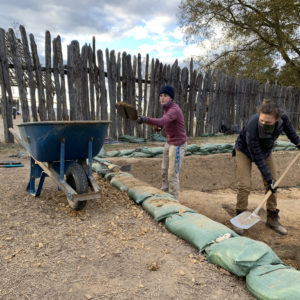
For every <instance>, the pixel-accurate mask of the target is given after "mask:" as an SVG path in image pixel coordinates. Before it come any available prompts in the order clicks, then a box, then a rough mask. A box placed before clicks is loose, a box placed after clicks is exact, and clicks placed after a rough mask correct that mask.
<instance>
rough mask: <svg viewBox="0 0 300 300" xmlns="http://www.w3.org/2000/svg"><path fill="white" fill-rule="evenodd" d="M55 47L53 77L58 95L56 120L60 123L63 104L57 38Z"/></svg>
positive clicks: (54, 40)
mask: <svg viewBox="0 0 300 300" xmlns="http://www.w3.org/2000/svg"><path fill="white" fill-rule="evenodd" d="M52 45H53V75H54V84H55V94H56V118H57V120H58V121H61V120H62V104H61V95H60V82H59V72H58V55H57V43H56V38H55V39H53V41H52Z"/></svg>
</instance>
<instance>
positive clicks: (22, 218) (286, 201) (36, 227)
mask: <svg viewBox="0 0 300 300" xmlns="http://www.w3.org/2000/svg"><path fill="white" fill-rule="evenodd" d="M1 126H2V124H1ZM1 126H0V133H1V134H2V132H3V130H2V128H1ZM0 141H3V137H1V135H0ZM210 142H213V141H212V140H210ZM147 146H148V145H147ZM108 147H109V146H108ZM120 147H127V148H129V147H134V145H125V144H124V145H121V146H120ZM20 149H21V148H20V147H17V146H8V145H4V144H3V143H0V160H1V161H5V160H11V159H14V160H18V161H21V162H22V163H24V165H25V167H24V168H0V176H1V181H0V188H1V191H2V196H1V202H0V220H1V224H2V231H1V233H0V257H1V259H0V278H1V281H0V298H1V299H253V297H252V296H251V295H250V293H249V292H248V290H247V288H246V284H245V280H244V279H240V278H237V277H236V276H234V275H231V274H230V273H228V272H227V271H225V270H223V269H221V268H219V267H216V266H214V265H212V264H209V263H208V262H207V261H206V260H205V257H204V256H203V255H199V253H198V251H197V249H195V248H193V247H191V246H190V245H188V244H187V243H186V242H184V241H182V240H181V239H178V238H177V237H176V236H174V235H173V234H171V233H169V232H168V231H167V230H166V229H165V228H164V226H163V225H162V224H161V223H157V222H156V221H154V220H153V219H152V217H150V216H149V215H148V214H147V213H146V212H144V211H143V209H142V208H141V206H139V205H136V204H134V203H133V201H132V200H130V199H129V198H128V196H127V195H126V194H125V193H122V192H120V191H118V190H116V189H115V188H113V187H112V186H111V185H110V184H108V183H107V182H106V181H104V180H103V179H102V178H100V177H98V176H97V175H96V177H97V181H98V182H99V184H100V186H101V188H102V190H101V197H100V198H99V199H96V200H91V201H89V202H88V204H87V206H86V208H85V209H84V210H83V211H80V212H75V211H73V210H72V209H71V208H70V207H69V206H68V204H67V201H66V196H65V194H64V193H62V192H61V191H58V190H57V188H56V186H55V185H54V183H53V181H51V179H49V178H47V179H46V181H45V184H44V188H43V191H42V194H41V196H40V197H38V198H34V197H32V196H31V195H28V194H27V193H26V191H25V189H26V185H27V183H28V179H29V161H28V159H24V158H21V159H19V158H15V157H13V158H12V157H10V155H11V154H16V153H18V151H19V150H20ZM293 155H295V153H292V152H289V153H283V154H278V157H280V159H279V161H280V162H279V163H280V164H282V167H284V166H285V165H286V164H287V163H288V161H289V160H290V159H291V157H292V156H293ZM115 162H118V163H119V164H120V165H122V164H127V163H132V164H133V167H134V168H133V172H132V173H133V175H134V176H135V177H137V178H139V179H141V180H143V181H145V182H148V183H151V185H153V186H156V187H159V184H160V163H161V160H160V159H131V160H120V159H115ZM299 169H300V168H295V170H294V171H293V172H294V173H292V175H291V174H289V176H290V177H289V179H288V180H287V182H285V186H290V188H285V189H281V190H280V192H279V208H280V209H281V216H282V219H281V220H282V223H283V224H284V225H286V226H287V228H288V230H289V235H288V236H286V237H282V236H280V235H278V234H276V233H273V232H272V231H271V230H270V229H268V228H266V227H265V225H264V224H263V222H260V223H259V224H257V225H256V226H254V227H253V228H251V229H250V230H248V232H247V233H246V236H249V237H251V238H255V239H259V240H262V241H264V242H266V243H268V244H269V245H270V246H271V247H272V248H273V249H274V250H275V251H276V252H277V253H278V254H279V255H280V257H281V258H282V259H283V260H284V261H285V262H286V263H289V264H291V265H293V266H294V267H300V266H297V260H296V255H297V249H299V243H300V242H299V241H300V239H299V238H300V234H299V225H300V224H299V223H300V221H299V209H300V202H299V201H297V200H298V199H299V196H300V191H299V189H298V188H295V186H296V185H299V182H298V178H300V176H299V173H298V172H299ZM253 172H254V183H253V184H254V187H255V192H254V193H253V194H252V195H251V198H250V201H249V202H250V204H249V208H250V209H252V208H255V206H256V205H257V204H258V202H259V201H260V200H261V199H262V197H263V193H262V191H260V189H261V186H260V184H259V178H257V177H258V176H256V175H257V174H256V173H255V172H257V170H255V169H254V170H253ZM279 172H280V170H279ZM181 183H182V184H181V193H180V201H181V202H182V203H183V204H184V205H186V206H189V207H191V208H194V209H196V210H197V211H198V212H199V213H202V214H205V215H207V216H208V217H210V218H212V219H214V220H217V221H219V222H222V223H224V224H226V225H227V226H229V227H230V226H231V225H230V222H229V219H230V218H231V216H232V214H233V211H234V204H235V191H234V188H235V166H234V160H233V159H232V158H231V157H230V155H227V154H224V155H212V156H206V157H200V156H192V157H186V158H185V161H184V165H183V169H182V172H181Z"/></svg>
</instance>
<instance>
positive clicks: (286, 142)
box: [275, 141, 295, 147]
mask: <svg viewBox="0 0 300 300" xmlns="http://www.w3.org/2000/svg"><path fill="white" fill-rule="evenodd" d="M277 146H278V147H288V146H294V147H295V144H293V143H292V142H288V141H276V142H275V147H277Z"/></svg>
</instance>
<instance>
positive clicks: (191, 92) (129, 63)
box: [0, 26, 300, 142]
mask: <svg viewBox="0 0 300 300" xmlns="http://www.w3.org/2000/svg"><path fill="white" fill-rule="evenodd" d="M20 35H21V38H20V39H18V38H16V35H15V33H14V31H13V30H12V29H9V30H8V32H5V30H3V29H1V28H0V86H1V102H2V116H3V122H4V136H5V142H12V141H13V137H12V136H11V134H10V132H9V131H8V128H9V127H12V126H13V121H12V113H11V112H12V103H13V96H12V89H13V88H14V87H13V86H15V88H17V89H18V95H19V99H20V103H21V108H22V118H23V121H24V122H29V121H39V120H40V121H44V120H98V119H102V120H107V119H110V121H111V125H110V128H109V135H110V136H111V137H113V138H117V137H118V136H121V135H123V134H129V135H137V136H144V137H148V136H149V135H150V134H151V133H152V129H151V128H150V127H147V126H144V125H143V126H140V125H137V124H135V123H134V122H131V121H127V120H123V119H121V118H120V117H119V116H118V115H117V114H116V109H115V103H116V102H118V101H125V102H127V103H130V104H133V105H136V107H137V109H138V113H139V114H141V115H148V116H150V117H160V116H161V115H162V108H161V106H160V105H159V90H160V88H161V87H162V86H163V85H164V84H169V85H172V86H174V89H175V101H176V102H177V103H178V104H179V106H180V107H181V108H182V111H183V113H184V117H185V126H186V131H187V134H188V135H189V136H200V135H201V134H203V133H216V132H218V131H219V130H220V127H221V125H225V126H226V127H227V128H228V129H233V128H234V127H235V128H241V127H242V125H243V124H244V122H245V121H246V120H247V119H248V118H249V116H250V115H251V114H253V113H255V111H256V107H257V106H258V105H259V104H260V103H261V101H262V99H264V98H271V99H274V100H275V101H277V102H278V104H279V105H280V106H281V107H282V108H283V109H285V110H286V111H287V112H288V114H289V115H290V118H291V120H292V123H293V125H294V127H295V128H296V129H300V114H299V112H300V90H299V89H297V88H295V87H285V86H279V85H270V84H268V83H265V84H261V83H259V82H257V81H255V80H249V79H246V78H235V77H230V76H227V75H225V74H224V73H222V72H221V71H219V70H212V71H208V72H206V73H202V72H201V71H199V70H197V69H195V67H194V63H193V60H192V59H191V61H190V65H189V68H188V67H183V68H181V67H180V66H179V65H178V61H177V60H175V62H174V63H173V64H172V65H166V64H162V63H161V62H160V61H159V60H158V59H153V58H152V59H151V61H150V58H149V55H146V57H145V58H144V59H142V57H141V55H140V54H138V55H137V56H133V57H132V56H131V55H130V54H127V53H126V52H123V53H116V52H115V51H114V50H111V51H109V50H108V49H106V50H105V51H102V50H96V41H95V38H93V40H92V45H87V44H85V45H83V46H82V47H81V48H80V45H79V43H78V41H72V42H71V44H70V45H68V46H67V57H66V58H64V57H63V51H62V43H61V38H60V36H57V37H55V38H54V39H53V40H52V42H51V34H50V32H49V31H46V34H45V54H44V56H45V61H44V66H43V67H42V66H41V62H40V58H39V54H38V53H39V52H38V49H37V45H36V43H35V38H34V36H33V35H32V34H30V35H29V41H30V45H29V42H28V37H27V34H26V30H25V28H24V27H23V26H20ZM29 46H30V47H29Z"/></svg>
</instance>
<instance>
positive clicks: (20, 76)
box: [8, 28, 30, 122]
mask: <svg viewBox="0 0 300 300" xmlns="http://www.w3.org/2000/svg"><path fill="white" fill-rule="evenodd" d="M8 40H9V43H10V51H11V55H12V59H13V63H14V67H15V74H16V79H17V82H18V90H19V97H20V100H21V107H22V119H23V122H29V121H30V113H29V107H28V101H27V96H26V94H27V91H26V84H25V80H24V73H23V69H22V65H21V61H20V56H19V53H18V46H17V41H16V37H15V33H14V31H13V30H12V29H11V28H10V29H9V30H8Z"/></svg>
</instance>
